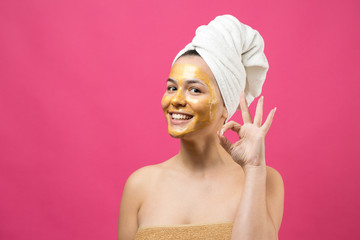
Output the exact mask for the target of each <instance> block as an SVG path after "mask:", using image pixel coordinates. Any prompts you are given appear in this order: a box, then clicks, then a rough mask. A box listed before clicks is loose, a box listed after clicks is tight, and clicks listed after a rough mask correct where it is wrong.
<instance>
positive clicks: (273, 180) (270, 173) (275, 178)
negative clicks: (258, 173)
mask: <svg viewBox="0 0 360 240" xmlns="http://www.w3.org/2000/svg"><path fill="white" fill-rule="evenodd" d="M266 174H267V177H266V180H267V182H268V183H270V184H280V185H284V182H283V179H282V177H281V174H280V173H279V172H278V171H277V170H276V169H274V168H272V167H269V166H266Z"/></svg>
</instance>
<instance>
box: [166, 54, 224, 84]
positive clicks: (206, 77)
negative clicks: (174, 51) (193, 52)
mask: <svg viewBox="0 0 360 240" xmlns="http://www.w3.org/2000/svg"><path fill="white" fill-rule="evenodd" d="M170 77H171V78H174V79H175V80H184V79H194V78H195V79H199V80H202V81H204V82H206V83H207V84H208V85H215V86H216V87H217V83H216V82H215V78H214V76H213V74H212V72H211V70H210V68H209V67H208V65H207V64H206V63H205V61H204V60H203V59H202V58H201V57H199V56H184V57H180V58H179V59H178V60H176V62H175V63H174V65H173V66H172V68H171V72H170Z"/></svg>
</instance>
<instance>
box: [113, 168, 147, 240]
mask: <svg viewBox="0 0 360 240" xmlns="http://www.w3.org/2000/svg"><path fill="white" fill-rule="evenodd" d="M139 170H140V169H139ZM139 170H137V171H135V172H134V173H133V174H131V175H130V177H129V178H128V179H127V181H126V183H125V187H124V191H123V193H122V198H121V203H120V213H119V225H118V234H117V239H118V240H134V239H135V234H136V231H137V229H138V219H137V214H138V210H139V208H140V205H141V201H142V199H143V193H144V191H143V190H144V189H143V184H142V174H141V171H139Z"/></svg>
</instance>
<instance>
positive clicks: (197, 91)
mask: <svg viewBox="0 0 360 240" xmlns="http://www.w3.org/2000/svg"><path fill="white" fill-rule="evenodd" d="M190 91H191V92H193V93H201V91H200V90H199V89H197V88H191V89H190Z"/></svg>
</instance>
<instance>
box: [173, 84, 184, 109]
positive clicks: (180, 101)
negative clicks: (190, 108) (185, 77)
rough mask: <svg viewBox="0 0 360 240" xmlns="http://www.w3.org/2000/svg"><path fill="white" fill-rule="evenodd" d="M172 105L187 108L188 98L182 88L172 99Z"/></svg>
mask: <svg viewBox="0 0 360 240" xmlns="http://www.w3.org/2000/svg"><path fill="white" fill-rule="evenodd" d="M171 104H172V105H173V106H175V107H185V106H186V98H185V96H184V93H183V92H182V90H181V88H180V89H178V91H177V92H176V94H175V95H174V96H173V98H172V99H171Z"/></svg>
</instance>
